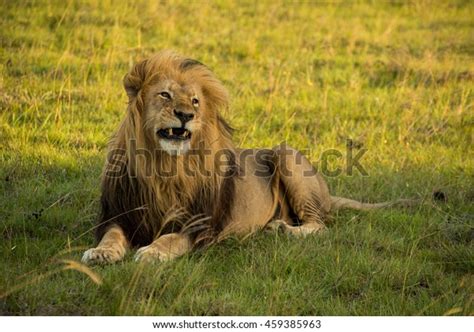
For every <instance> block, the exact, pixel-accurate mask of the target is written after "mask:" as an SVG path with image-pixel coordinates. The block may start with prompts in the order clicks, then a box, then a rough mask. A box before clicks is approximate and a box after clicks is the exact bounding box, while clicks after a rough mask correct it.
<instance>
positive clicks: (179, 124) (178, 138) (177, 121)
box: [145, 79, 205, 155]
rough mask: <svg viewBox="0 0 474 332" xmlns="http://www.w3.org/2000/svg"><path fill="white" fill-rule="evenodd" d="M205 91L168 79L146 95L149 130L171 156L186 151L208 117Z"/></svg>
mask: <svg viewBox="0 0 474 332" xmlns="http://www.w3.org/2000/svg"><path fill="white" fill-rule="evenodd" d="M204 106H205V104H204V100H203V96H202V92H201V90H200V88H199V86H197V85H196V84H187V83H178V82H177V81H175V80H172V79H164V80H162V81H160V82H158V83H156V84H154V85H152V86H151V87H150V88H149V89H148V91H147V95H146V98H145V129H146V130H147V131H148V133H147V134H148V136H149V137H153V139H154V140H155V142H157V143H158V146H159V147H160V148H161V149H162V150H164V151H166V152H167V153H168V154H170V155H182V154H186V153H187V152H188V151H189V149H190V148H191V146H192V142H193V137H194V136H196V134H197V132H198V131H199V130H201V126H202V118H203V117H204V116H205V107H204Z"/></svg>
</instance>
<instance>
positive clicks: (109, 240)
mask: <svg viewBox="0 0 474 332" xmlns="http://www.w3.org/2000/svg"><path fill="white" fill-rule="evenodd" d="M128 248H129V243H128V240H127V238H126V237H125V234H124V232H123V230H122V228H120V226H117V225H113V226H111V227H110V228H109V229H108V230H107V232H105V234H104V236H103V237H102V239H101V240H100V242H99V244H98V245H97V247H95V248H91V249H89V250H87V251H86V252H84V255H83V256H82V261H83V262H84V263H87V264H110V263H115V262H117V261H120V260H122V259H123V257H124V256H125V253H126V252H127V249H128Z"/></svg>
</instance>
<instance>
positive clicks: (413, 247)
mask: <svg viewBox="0 0 474 332" xmlns="http://www.w3.org/2000/svg"><path fill="white" fill-rule="evenodd" d="M1 6H2V17H1V19H0V43H1V49H0V70H1V81H0V142H1V145H0V160H1V164H0V221H1V224H0V225H1V228H0V230H1V232H2V241H1V242H0V256H1V257H2V258H1V266H2V268H1V269H0V313H2V314H3V315H143V314H146V315H443V314H457V315H473V314H474V312H473V308H472V301H473V293H474V292H473V290H474V275H473V272H474V250H473V238H474V230H473V226H474V223H473V219H474V218H473V216H474V208H473V206H474V205H473V200H474V181H473V180H474V177H473V176H474V163H473V160H474V155H473V150H472V144H473V142H472V138H473V131H472V130H473V125H474V116H473V114H474V112H473V87H474V68H473V61H472V59H473V56H474V23H473V22H474V15H473V12H474V5H473V4H472V2H469V1H451V2H449V3H446V2H444V1H415V2H410V3H408V2H407V3H405V2H403V1H397V2H393V3H388V2H385V1H384V2H378V1H377V2H375V1H371V2H365V1H360V2H359V1H357V2H356V1H351V2H342V3H339V2H331V1H328V2H317V3H306V4H291V3H290V2H284V3H280V4H278V3H274V2H266V1H263V2H258V3H256V4H254V3H253V2H250V1H249V2H245V3H242V4H240V5H237V4H231V3H228V2H227V1H217V2H215V3H213V4H207V3H206V2H174V1H173V2H169V3H168V2H158V1H149V2H147V1H140V2H137V1H130V2H125V1H123V2H122V1H121V2H120V3H115V2H111V1H93V0H90V1H81V2H76V1H19V2H17V1H5V0H4V1H2V5H1ZM163 48H173V49H175V50H177V51H179V52H181V53H184V54H186V55H190V56H192V57H194V58H196V59H199V60H200V61H202V62H203V63H206V64H207V65H208V66H209V67H211V68H213V70H214V71H215V73H216V74H217V76H218V77H220V78H221V79H222V81H223V82H224V84H225V85H226V86H227V87H228V89H229V91H230V93H231V95H232V97H233V98H232V99H233V100H232V107H231V110H229V111H228V112H227V114H225V116H226V117H227V118H228V119H229V120H230V122H231V123H232V124H233V125H234V126H235V127H236V128H237V129H238V130H237V133H236V136H235V140H236V142H239V143H240V145H241V146H245V147H252V146H273V145H276V144H278V143H280V142H281V141H287V142H288V143H289V144H291V145H293V146H295V147H297V148H299V149H302V150H307V151H308V155H309V157H310V158H311V160H312V161H313V162H314V163H315V164H317V163H318V159H319V158H320V156H321V154H322V152H323V151H325V150H327V149H339V150H340V151H342V152H343V153H345V144H346V140H347V138H351V139H353V140H354V142H355V145H356V146H357V147H358V148H360V147H364V148H366V149H367V150H368V151H367V152H366V154H365V155H364V157H363V158H362V160H361V163H362V165H363V166H364V168H365V169H366V171H367V173H368V176H362V175H361V174H360V173H359V172H357V171H355V172H354V174H353V175H352V176H349V175H348V174H347V173H343V174H341V175H340V176H337V177H327V180H328V183H329V185H330V188H331V191H332V192H333V193H334V194H337V195H339V196H349V197H353V198H356V199H363V200H365V201H383V200H389V199H394V198H398V197H420V198H423V199H424V201H425V202H424V204H421V205H420V206H418V207H414V208H410V209H398V208H393V209H387V210H383V211H374V212H353V211H350V212H343V213H338V214H336V215H335V216H334V218H333V219H332V222H331V224H330V225H329V230H328V231H327V232H326V233H324V234H322V235H319V236H314V237H308V238H306V239H303V240H300V239H295V238H292V237H287V236H284V235H275V234H255V235H253V236H252V237H250V238H247V239H245V240H239V239H229V240H227V241H225V242H224V243H221V244H219V245H216V246H213V247H212V248H210V249H209V250H207V251H198V252H195V253H193V254H191V255H188V256H186V257H183V258H181V259H178V260H176V261H174V262H170V263H166V264H156V265H151V266H150V265H147V266H145V265H140V264H137V263H135V262H133V261H132V259H131V256H128V257H127V259H126V260H125V261H124V262H123V263H120V264H117V265H114V266H107V267H94V268H92V269H91V270H84V269H83V268H82V267H81V266H80V265H78V264H77V263H75V262H76V261H79V259H80V256H81V253H82V251H83V250H85V249H86V248H88V247H90V246H91V245H92V243H93V236H92V232H91V229H92V227H93V226H94V224H95V220H96V216H97V213H98V197H99V177H100V171H101V168H102V164H103V161H104V158H105V149H106V144H107V140H108V137H109V136H110V134H111V132H112V131H113V130H114V129H115V128H116V126H117V125H118V123H119V121H120V119H121V118H122V117H123V115H124V112H125V104H126V95H125V93H124V91H123V88H122V86H121V79H122V77H123V76H124V74H125V73H126V72H127V70H128V69H129V68H130V66H131V64H133V63H134V62H135V61H136V60H138V59H141V58H143V57H146V56H148V55H150V54H153V53H154V52H156V51H158V50H161V49H163ZM330 166H331V167H343V166H344V160H343V158H341V159H337V160H332V162H331V164H330ZM436 190H437V191H442V192H443V193H444V194H445V195H446V197H447V201H446V202H441V201H439V202H434V201H431V200H430V197H431V196H432V193H433V191H436Z"/></svg>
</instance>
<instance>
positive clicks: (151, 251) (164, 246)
mask: <svg viewBox="0 0 474 332" xmlns="http://www.w3.org/2000/svg"><path fill="white" fill-rule="evenodd" d="M192 248H193V244H192V241H191V239H190V237H189V235H187V234H181V233H170V234H165V235H162V236H160V237H159V238H158V239H156V240H155V241H153V242H152V243H151V244H150V245H148V246H145V247H141V248H140V249H138V250H137V253H136V254H135V260H136V261H153V260H157V261H169V260H172V259H174V258H177V257H179V256H182V255H184V254H186V253H188V252H190V251H191V249H192Z"/></svg>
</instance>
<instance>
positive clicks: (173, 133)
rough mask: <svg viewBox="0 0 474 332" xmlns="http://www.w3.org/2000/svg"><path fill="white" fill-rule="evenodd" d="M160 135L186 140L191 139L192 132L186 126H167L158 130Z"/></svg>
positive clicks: (165, 137) (166, 137) (171, 138)
mask: <svg viewBox="0 0 474 332" xmlns="http://www.w3.org/2000/svg"><path fill="white" fill-rule="evenodd" d="M157 134H158V136H159V137H161V138H164V139H170V140H179V141H185V140H188V139H191V132H190V131H189V130H187V129H186V128H165V129H160V130H158V132H157Z"/></svg>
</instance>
